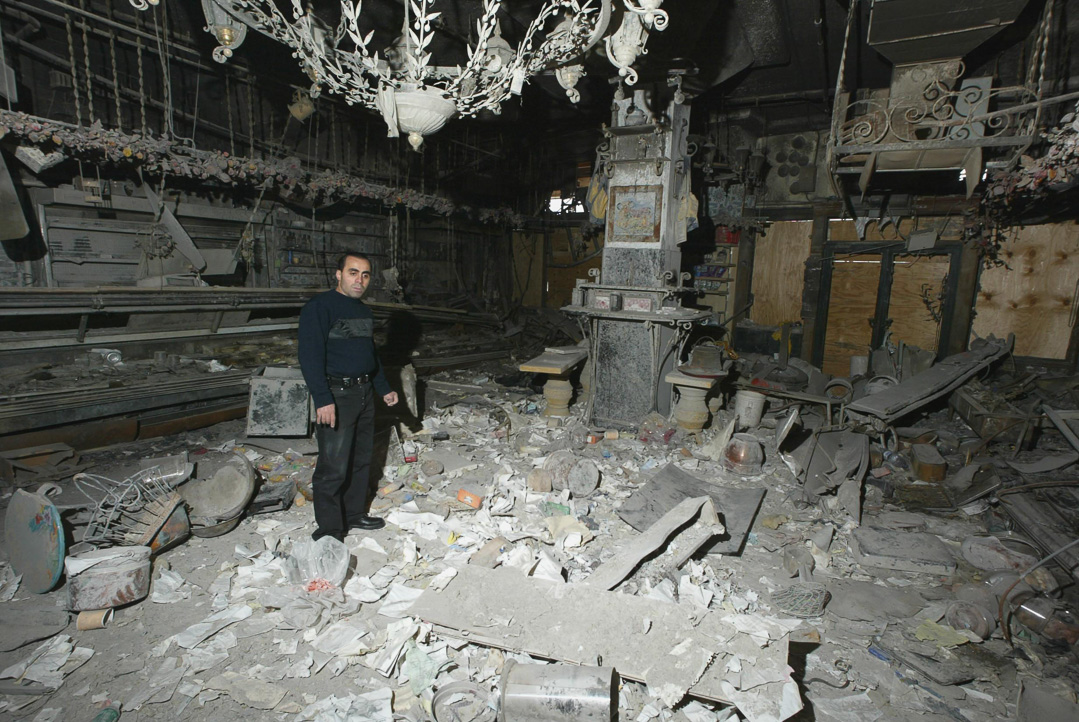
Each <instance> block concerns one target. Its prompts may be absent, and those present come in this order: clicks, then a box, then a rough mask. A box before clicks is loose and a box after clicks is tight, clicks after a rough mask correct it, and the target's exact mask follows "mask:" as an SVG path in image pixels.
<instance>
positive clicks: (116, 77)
mask: <svg viewBox="0 0 1079 722" xmlns="http://www.w3.org/2000/svg"><path fill="white" fill-rule="evenodd" d="M110 12H111V11H110ZM109 59H110V60H111V61H112V95H113V100H115V101H116V130H118V131H120V132H121V133H122V132H123V130H124V115H123V108H122V107H121V105H120V73H119V72H118V71H117V69H116V33H115V32H114V31H112V30H110V31H109Z"/></svg>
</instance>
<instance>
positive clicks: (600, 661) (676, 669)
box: [0, 366, 1069, 722]
mask: <svg viewBox="0 0 1079 722" xmlns="http://www.w3.org/2000/svg"><path fill="white" fill-rule="evenodd" d="M497 372H498V369H497V368H495V367H493V366H492V367H491V368H490V369H487V368H484V369H482V370H476V369H473V370H472V371H467V372H461V371H459V372H454V373H443V374H440V375H439V376H438V377H436V379H434V380H435V381H436V382H437V383H434V384H432V385H431V386H430V387H429V388H428V389H427V394H426V397H427V398H426V401H427V404H428V408H427V409H426V410H425V411H424V414H423V416H424V418H423V420H422V422H421V423H419V424H416V425H415V426H414V428H412V429H406V428H403V427H402V428H401V434H400V440H399V441H392V442H391V443H405V444H407V445H408V448H409V449H410V451H414V452H415V456H416V457H417V460H416V461H415V462H414V463H406V462H403V461H401V460H400V459H401V458H402V457H401V455H398V454H393V453H387V452H386V451H381V452H378V456H377V461H378V462H379V463H381V462H382V460H383V459H389V460H390V463H389V464H387V465H384V466H383V468H382V473H381V474H380V475H379V478H378V479H377V481H376V483H375V488H374V489H373V491H375V493H373V495H372V499H373V501H372V513H374V514H377V515H379V516H383V517H385V518H386V520H387V522H388V523H387V526H386V527H385V528H384V529H382V530H379V531H374V532H365V533H363V534H358V533H353V534H350V535H349V536H348V537H347V538H346V540H345V544H344V545H342V546H336V545H337V542H335V541H334V540H330V539H324V540H323V541H322V543H320V544H313V543H311V541H310V534H311V532H312V531H313V530H314V520H313V514H312V510H311V505H310V504H309V503H304V504H302V505H301V504H294V505H292V506H291V507H290V508H288V509H284V510H277V511H269V512H264V513H258V514H254V513H249V515H248V516H247V517H245V518H244V519H243V520H242V521H241V522H240V523H239V525H238V526H237V527H236V528H235V529H234V530H232V531H230V532H228V533H225V534H223V535H222V536H217V537H213V538H199V537H190V538H188V539H186V540H185V541H184V542H183V543H181V544H179V545H177V546H175V547H173V548H171V549H169V550H167V551H165V552H163V553H161V554H159V555H157V556H156V557H155V560H154V562H153V569H152V578H153V582H152V586H151V589H150V591H149V594H148V596H147V597H146V598H145V599H143V600H141V601H139V602H136V603H134V604H130V605H127V606H124V607H121V608H118V609H116V610H115V613H114V616H113V617H112V618H111V620H109V621H108V622H107V623H106V624H105V626H104V627H103V628H100V629H92V630H86V631H80V630H78V629H76V625H75V622H74V619H70V618H69V617H68V615H67V614H66V613H64V610H65V608H66V606H67V604H68V596H67V588H66V585H65V583H64V582H61V583H60V585H59V586H58V587H57V588H56V589H54V590H53V591H50V592H48V593H45V594H34V593H31V592H29V591H27V590H26V589H24V588H20V587H19V586H17V585H16V582H15V579H14V575H13V573H12V570H11V567H10V565H8V564H6V563H4V564H3V566H2V568H0V597H2V596H7V594H10V597H9V598H8V599H7V600H6V601H0V623H2V628H3V630H4V631H3V633H2V634H0V637H2V638H3V639H2V640H0V641H3V642H4V644H0V649H2V650H4V651H0V717H3V718H7V719H26V720H39V721H40V722H45V721H46V720H50V719H87V720H90V719H92V718H93V717H94V715H95V714H96V713H97V711H98V707H100V706H101V705H103V704H105V703H107V702H117V703H120V704H121V705H122V709H123V711H122V715H123V719H125V720H127V719H137V720H158V719H160V720H165V719H169V720H172V719H234V720H264V719H278V720H357V721H360V722H363V721H367V720H370V721H371V722H391V720H413V721H415V722H428V721H429V720H432V719H434V717H433V716H432V701H433V697H434V695H435V693H437V691H438V690H439V689H441V688H444V687H446V686H447V685H449V684H451V683H454V682H458V683H466V684H471V685H473V686H472V687H469V689H471V690H473V693H474V694H478V695H480V699H482V700H486V701H487V704H486V705H483V704H480V705H479V706H478V708H477V707H475V706H474V707H472V708H470V709H472V710H473V712H475V716H474V719H488V718H491V719H493V715H494V712H495V709H496V708H497V706H498V695H499V691H500V684H501V683H502V681H501V676H502V672H503V668H504V666H505V665H506V663H507V661H508V660H511V659H512V660H514V661H515V662H517V663H523V664H572V665H586V666H587V665H591V666H604V665H608V666H613V667H614V668H615V669H616V671H617V672H618V674H619V679H620V681H619V684H618V686H617V688H616V689H615V690H614V692H613V702H614V704H615V705H616V706H617V710H618V713H617V719H619V720H621V721H622V722H626V721H629V720H634V721H638V722H649V720H678V721H679V722H686V721H688V722H723V721H725V720H733V719H747V720H750V721H751V722H779V721H781V720H784V719H795V720H810V719H817V720H876V719H896V720H899V719H919V720H923V719H969V720H980V719H986V720H988V719H993V718H1007V717H1009V716H1010V715H1012V714H1013V713H1014V709H1015V707H1014V705H1015V700H1016V698H1017V694H1018V688H1019V682H1020V680H1022V681H1024V683H1025V684H1026V685H1027V686H1028V687H1031V686H1038V688H1039V689H1042V690H1044V691H1046V693H1047V694H1055V697H1053V699H1054V700H1056V701H1060V700H1061V699H1063V700H1067V689H1066V688H1067V685H1066V680H1067V678H1068V676H1069V673H1068V672H1067V671H1066V670H1067V667H1066V666H1064V667H1062V665H1065V664H1066V660H1067V659H1068V657H1067V656H1064V657H1061V656H1060V652H1061V650H1060V649H1059V648H1053V647H1052V645H1049V647H1046V646H1045V644H1044V640H1043V639H1040V638H1038V637H1036V636H1031V635H1029V634H1019V636H1018V638H1017V639H1016V640H1015V641H1016V644H1017V647H1016V648H1015V650H1014V651H1013V650H1011V649H1010V648H1009V647H1008V646H1007V643H1006V642H1005V641H1004V640H1003V639H1001V638H1000V636H999V632H998V633H997V634H995V635H989V636H987V638H985V639H982V638H979V637H977V636H976V635H973V634H971V633H970V632H969V631H966V630H958V631H957V630H956V629H954V628H953V627H951V626H948V625H947V624H946V623H945V621H944V615H945V611H946V610H947V609H948V608H949V606H950V605H951V604H952V603H953V601H954V599H955V594H954V589H955V588H956V587H958V586H961V585H962V584H963V583H970V582H971V581H974V580H977V579H982V578H984V577H986V576H988V574H987V573H986V572H983V571H980V570H978V569H977V568H976V567H973V566H971V564H970V563H968V562H966V561H965V560H964V557H963V554H962V544H963V542H964V540H966V539H968V538H970V537H974V536H979V535H984V533H985V527H984V523H983V519H982V518H981V517H979V516H977V515H969V514H962V513H959V514H947V515H933V514H927V513H923V512H917V511H907V510H904V509H903V508H901V507H897V506H895V505H894V504H893V503H891V502H888V501H886V500H885V499H884V498H883V496H882V495H881V494H880V493H879V491H880V490H879V488H878V487H876V486H873V485H867V487H866V492H865V501H864V509H863V519H862V524H861V525H858V524H855V523H853V522H852V521H851V520H850V519H849V518H847V517H845V516H844V514H843V513H842V510H841V509H837V508H835V507H829V505H827V504H819V505H814V504H807V503H803V502H802V501H800V499H801V498H802V497H801V488H800V485H799V484H798V481H797V479H796V477H795V476H794V474H793V473H792V471H791V469H790V468H789V467H788V465H787V464H786V463H784V462H783V461H782V457H781V455H780V454H778V453H777V452H776V448H775V441H774V434H773V432H772V430H771V429H770V428H767V427H768V426H769V425H773V426H774V418H769V417H767V416H766V418H765V422H764V425H763V426H762V427H761V428H760V429H751V430H749V433H751V434H754V435H755V436H756V438H758V439H759V441H760V443H761V444H762V447H763V449H764V452H765V453H764V458H765V461H764V464H763V466H762V467H761V468H760V469H759V473H756V474H752V475H740V474H735V473H733V472H730V471H727V470H726V469H724V468H723V466H722V465H721V464H720V463H719V462H718V461H717V460H715V459H714V458H713V457H712V456H710V455H709V454H708V453H707V450H708V449H709V448H710V446H709V442H710V441H711V439H712V436H713V435H714V434H717V433H721V430H722V429H724V428H725V427H726V426H728V423H727V422H728V421H729V420H730V419H731V418H733V417H732V415H731V414H732V412H730V411H728V410H725V409H721V410H720V411H718V413H717V414H716V416H715V418H714V420H713V423H712V425H711V429H709V430H707V431H705V432H703V433H701V434H691V433H687V432H685V431H679V430H676V429H674V428H673V427H668V428H660V429H658V430H657V428H656V427H657V425H659V426H662V425H663V424H665V423H667V422H665V420H663V419H649V420H648V424H646V426H647V430H648V433H646V434H643V435H641V434H638V433H636V432H635V431H632V430H629V431H627V430H624V431H623V432H622V433H620V434H608V435H603V434H599V435H595V434H593V435H592V437H591V438H592V440H594V442H595V443H589V438H588V434H587V432H588V431H589V429H588V428H587V427H586V426H585V425H584V424H583V423H581V421H580V419H579V418H578V417H574V416H571V417H569V418H567V419H562V420H553V419H550V418H548V417H545V416H543V415H541V413H539V412H541V411H542V400H541V397H540V396H538V395H536V394H534V393H533V392H531V391H530V390H528V389H518V388H507V387H504V386H501V385H499V384H498V383H496V382H495V381H493V378H495V377H496V376H497ZM436 387H441V388H442V389H443V390H442V391H436V390H435V389H436ZM455 389H456V390H455ZM573 410H574V412H575V413H578V414H579V413H581V405H580V404H577V405H575V406H574V407H573ZM929 422H932V424H933V425H935V426H939V427H946V426H948V425H949V424H952V425H953V426H954V425H955V424H957V423H959V422H957V421H945V420H943V419H942V418H940V417H931V418H929V419H928V420H927V423H929ZM657 431H658V433H657ZM668 431H673V433H668ZM243 434H244V428H243V424H242V422H239V421H236V422H226V423H224V424H218V425H217V426H213V427H209V428H206V429H202V430H198V431H194V432H187V433H185V434H182V435H178V436H173V437H167V438H164V439H159V440H155V441H142V442H131V443H127V444H121V445H118V446H114V447H111V448H109V449H106V450H99V451H94V452H89V453H86V454H84V455H83V460H84V461H87V462H89V463H92V464H93V471H94V473H96V474H100V475H102V476H106V477H108V476H109V475H110V474H114V473H115V474H120V473H122V469H124V468H127V467H129V466H130V465H131V464H133V463H135V462H137V461H139V460H140V459H145V458H156V457H162V456H167V455H169V454H177V453H181V452H186V453H187V454H188V455H189V458H190V459H191V460H192V461H193V462H194V463H195V465H196V472H195V473H196V474H198V471H197V465H198V462H199V459H200V458H202V457H204V456H206V454H211V455H212V454H219V453H224V452H235V453H239V454H242V455H244V456H246V458H248V459H249V460H250V461H251V462H252V464H253V466H254V468H256V469H258V470H259V473H260V475H261V477H262V480H263V483H265V484H274V483H284V482H286V481H292V482H294V483H297V484H298V488H300V489H303V488H304V485H305V484H307V483H309V480H310V473H311V468H312V465H313V462H314V458H315V457H314V454H313V453H312V452H313V451H314V450H313V448H312V445H311V444H310V442H308V441H306V440H304V439H298V440H287V441H290V442H295V443H294V444H290V443H285V442H286V440H282V439H273V440H265V441H260V440H258V439H244V436H243ZM380 438H383V439H385V438H387V435H386V434H382V435H380ZM384 443H385V442H384ZM563 452H568V454H569V455H570V456H572V457H573V458H574V459H577V460H587V461H588V462H589V463H591V464H593V465H594V466H595V468H596V469H597V470H598V471H599V485H598V488H596V489H595V491H593V492H591V493H590V494H587V495H585V496H583V497H577V496H575V495H574V494H573V493H572V492H571V491H570V489H569V488H568V482H567V479H568V476H567V478H559V476H560V474H562V472H565V474H562V475H568V469H570V468H572V465H568V466H567V465H566V464H564V463H560V462H558V459H559V458H561V457H559V456H558V455H560V454H561V455H563V456H564V455H565V454H564V453H563ZM551 460H553V461H551ZM435 462H437V463H435ZM556 462H558V463H556ZM425 470H426V471H427V472H430V473H425ZM537 470H544V471H546V472H547V473H548V475H549V476H550V477H551V484H550V488H551V490H550V491H534V490H532V489H531V488H530V487H529V484H528V481H527V480H528V479H529V477H530V476H531V477H533V478H535V477H536V474H535V472H536V471H537ZM560 470H561V471H560ZM893 473H896V474H898V473H899V471H898V468H896V470H895V471H894V472H893ZM657 485H659V486H657ZM181 488H182V487H181ZM538 488H541V489H543V488H548V487H547V485H546V484H544V485H540V486H539V487H538ZM657 488H661V489H662V490H663V496H662V497H661V498H660V497H655V498H650V499H645V500H642V498H641V495H642V493H648V494H650V493H652V492H649V489H657ZM461 489H467V490H468V491H469V492H470V493H472V494H475V495H476V496H478V497H480V498H481V504H480V508H479V509H475V508H473V507H472V506H469V505H467V504H464V503H461V502H459V501H458V492H459V490H461ZM762 496H763V499H762V498H761V497H762ZM301 499H302V494H301V495H300V496H298V497H297V500H298V501H299V500H301ZM646 501H651V502H654V503H644V502H646ZM631 521H632V522H633V525H632V526H631V524H630V522H631ZM869 528H873V529H874V530H875V531H874V532H873V535H871V536H866V535H865V534H864V533H863V539H862V540H861V543H859V540H858V534H857V533H856V531H857V530H859V529H869ZM71 532H72V529H69V530H68V533H69V534H70V533H71ZM897 535H908V537H909V538H911V539H913V538H914V537H915V536H917V535H922V536H924V537H928V538H931V539H932V542H933V543H932V553H931V554H929V555H928V556H927V557H926V559H924V560H922V561H921V562H918V561H917V560H916V561H915V562H914V563H909V560H908V563H906V564H904V563H892V562H891V561H890V560H891V557H890V556H889V555H888V554H887V553H886V552H890V551H892V548H893V547H894V546H895V545H897V544H904V543H905V541H904V540H905V539H906V538H907V537H902V536H899V537H898V541H896V540H895V539H893V537H896V536H897ZM870 539H871V540H872V541H873V542H874V543H875V544H876V545H877V546H873V547H871V546H869V545H868V543H867V542H868V541H869V540H870ZM888 540H891V541H888ZM927 544H928V542H927ZM905 548H907V547H905ZM994 549H995V547H994ZM481 550H482V552H481ZM709 550H711V552H710V551H709ZM717 551H722V552H724V553H722V554H721V553H717ZM908 551H910V552H911V553H910V554H908V555H906V556H908V557H910V556H911V555H914V554H915V551H916V549H915V547H913V546H911V547H909V548H908ZM803 552H804V553H803ZM982 556H986V555H985V554H984V553H983V555H982ZM998 556H999V553H998ZM807 566H808V567H811V572H810V574H811V576H810V577H809V579H810V580H811V581H812V582H813V583H816V584H819V585H820V586H821V587H822V588H826V589H827V590H828V594H829V595H830V602H829V603H828V604H827V606H825V608H824V612H823V613H820V612H819V611H818V612H817V613H816V616H811V617H808V618H798V617H795V616H793V615H792V614H791V613H789V612H788V611H784V610H782V609H780V607H779V606H778V605H777V603H776V602H775V601H773V597H775V598H776V599H780V598H782V599H789V597H790V595H789V594H787V595H784V594H781V593H783V592H785V591H787V590H789V589H790V588H792V585H794V584H796V583H798V582H799V580H798V579H794V577H796V576H797V575H798V569H799V567H803V568H804V567H807ZM953 567H954V568H953ZM593 574H597V577H596V579H600V578H602V580H603V581H602V583H591V584H590V583H589V580H590V577H592V575H593ZM803 581H806V580H803ZM593 582H595V580H593ZM607 588H611V589H613V591H607ZM5 590H6V593H5ZM946 672H947V674H946ZM957 674H958V676H956V675H957ZM934 677H936V679H934ZM42 687H45V688H51V689H54V690H55V691H52V692H47V693H44V694H28V693H27V692H33V691H35V690H40V688H42ZM451 689H452V688H451ZM477 690H478V691H477ZM12 692H15V693H14V694H13V693H12ZM1031 699H1033V697H1032V698H1031ZM1054 703H1055V702H1054ZM440 709H445V708H444V707H441V708H440ZM462 709H463V708H462ZM477 709H478V711H477ZM485 715H490V717H488V716H485ZM436 722H441V720H437V721H436ZM462 722H463V720H462ZM507 722H512V720H507Z"/></svg>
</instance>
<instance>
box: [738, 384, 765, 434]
mask: <svg viewBox="0 0 1079 722" xmlns="http://www.w3.org/2000/svg"><path fill="white" fill-rule="evenodd" d="M767 400H768V397H767V396H765V395H764V394H761V393H758V392H756V391H749V390H747V389H742V390H741V391H739V392H738V393H736V394H735V395H734V413H735V415H736V416H737V417H738V427H739V428H741V429H748V428H752V427H755V426H757V425H758V424H759V423H760V422H761V416H763V415H764V404H765V402H766V401H767Z"/></svg>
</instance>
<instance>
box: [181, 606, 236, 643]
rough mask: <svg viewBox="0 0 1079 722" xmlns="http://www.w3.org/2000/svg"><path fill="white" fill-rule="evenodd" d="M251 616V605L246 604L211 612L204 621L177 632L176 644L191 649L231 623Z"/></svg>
mask: <svg viewBox="0 0 1079 722" xmlns="http://www.w3.org/2000/svg"><path fill="white" fill-rule="evenodd" d="M250 616H251V607H249V606H247V605H246V604H239V605H237V606H234V607H229V608H228V609H224V610H222V611H220V612H217V613H215V614H211V615H210V616H209V617H207V618H206V619H204V620H203V621H201V622H198V623H196V624H192V625H191V626H190V627H188V628H187V629H185V630H184V631H182V632H180V633H179V634H177V635H176V644H178V645H179V646H181V647H183V648H184V649H191V648H192V647H196V646H198V645H199V644H201V643H202V642H204V641H206V640H207V639H209V638H210V637H212V636H214V635H215V634H217V633H218V632H220V631H221V630H222V629H224V628H225V627H227V626H229V625H230V624H235V623H236V622H239V621H241V620H244V619H247V618H248V617H250Z"/></svg>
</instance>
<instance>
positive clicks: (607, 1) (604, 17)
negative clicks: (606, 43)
mask: <svg viewBox="0 0 1079 722" xmlns="http://www.w3.org/2000/svg"><path fill="white" fill-rule="evenodd" d="M611 10H612V9H611V0H602V4H601V5H600V11H599V19H598V20H597V21H596V29H595V30H594V31H592V37H590V38H588V44H587V45H585V48H584V50H582V51H581V52H582V54H583V53H587V52H588V51H589V50H591V49H592V48H594V47H596V43H598V42H599V41H600V40H602V39H603V36H604V35H606V34H607V27H608V26H609V25H610V24H611Z"/></svg>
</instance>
